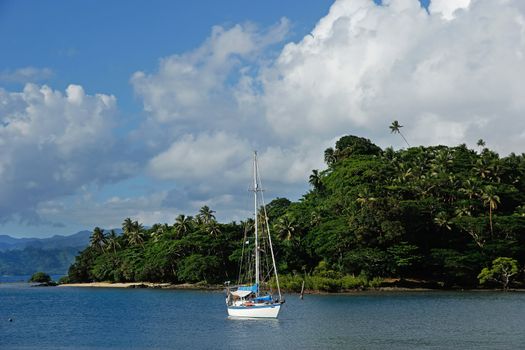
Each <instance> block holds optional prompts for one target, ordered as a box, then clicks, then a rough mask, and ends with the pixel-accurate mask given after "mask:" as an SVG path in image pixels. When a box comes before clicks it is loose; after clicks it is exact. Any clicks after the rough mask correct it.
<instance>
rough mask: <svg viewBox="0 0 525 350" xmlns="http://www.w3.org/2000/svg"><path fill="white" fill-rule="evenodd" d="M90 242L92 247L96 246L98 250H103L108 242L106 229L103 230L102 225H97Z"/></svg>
mask: <svg viewBox="0 0 525 350" xmlns="http://www.w3.org/2000/svg"><path fill="white" fill-rule="evenodd" d="M90 244H91V247H93V248H95V249H96V250H97V251H102V248H103V247H104V245H105V244H106V236H105V235H104V230H102V229H101V228H100V227H95V229H94V230H93V233H92V234H91V237H90Z"/></svg>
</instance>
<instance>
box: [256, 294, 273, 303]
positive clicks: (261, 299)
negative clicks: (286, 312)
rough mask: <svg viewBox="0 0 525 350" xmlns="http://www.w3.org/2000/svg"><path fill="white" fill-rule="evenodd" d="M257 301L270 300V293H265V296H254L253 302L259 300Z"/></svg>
mask: <svg viewBox="0 0 525 350" xmlns="http://www.w3.org/2000/svg"><path fill="white" fill-rule="evenodd" d="M259 301H272V296H271V295H265V296H262V297H257V298H255V302H259Z"/></svg>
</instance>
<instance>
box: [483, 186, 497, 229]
mask: <svg viewBox="0 0 525 350" xmlns="http://www.w3.org/2000/svg"><path fill="white" fill-rule="evenodd" d="M481 199H482V200H483V204H485V205H488V207H489V222H490V234H491V235H493V234H494V230H493V228H492V211H493V210H495V209H497V208H498V204H500V203H501V201H500V198H499V196H498V195H496V194H495V193H494V187H493V186H490V185H489V186H485V188H484V189H483V193H482V195H481Z"/></svg>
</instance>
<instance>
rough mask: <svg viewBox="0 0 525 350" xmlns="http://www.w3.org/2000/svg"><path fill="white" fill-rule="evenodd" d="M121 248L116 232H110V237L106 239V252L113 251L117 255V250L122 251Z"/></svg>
mask: <svg viewBox="0 0 525 350" xmlns="http://www.w3.org/2000/svg"><path fill="white" fill-rule="evenodd" d="M120 247H121V246H120V243H119V241H118V236H117V233H116V232H115V230H111V231H109V235H108V236H107V237H106V246H105V248H106V251H113V253H114V254H117V249H120Z"/></svg>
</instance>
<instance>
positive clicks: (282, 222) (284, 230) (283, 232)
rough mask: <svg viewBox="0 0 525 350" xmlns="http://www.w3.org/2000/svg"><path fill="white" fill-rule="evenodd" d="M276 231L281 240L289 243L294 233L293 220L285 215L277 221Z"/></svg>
mask: <svg viewBox="0 0 525 350" xmlns="http://www.w3.org/2000/svg"><path fill="white" fill-rule="evenodd" d="M276 229H277V232H278V233H279V236H280V237H281V239H284V240H286V241H290V240H291V239H292V238H293V236H294V233H295V220H294V219H293V218H290V217H289V216H287V215H285V216H282V217H281V218H279V220H278V221H277V225H276Z"/></svg>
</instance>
